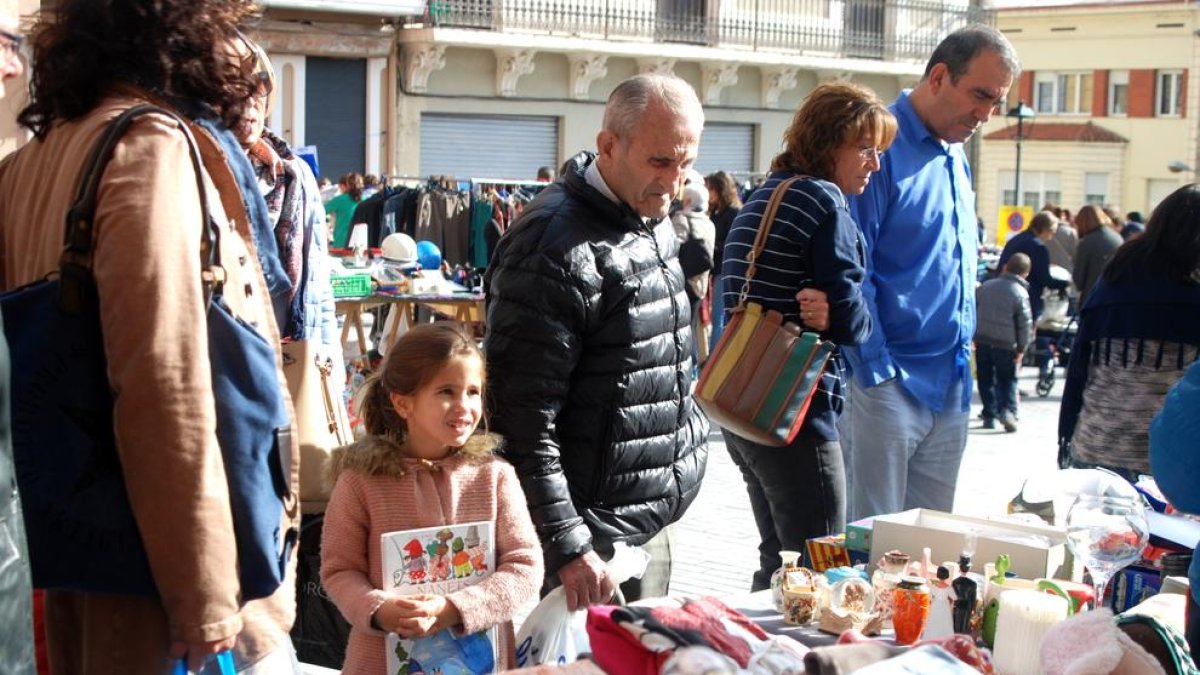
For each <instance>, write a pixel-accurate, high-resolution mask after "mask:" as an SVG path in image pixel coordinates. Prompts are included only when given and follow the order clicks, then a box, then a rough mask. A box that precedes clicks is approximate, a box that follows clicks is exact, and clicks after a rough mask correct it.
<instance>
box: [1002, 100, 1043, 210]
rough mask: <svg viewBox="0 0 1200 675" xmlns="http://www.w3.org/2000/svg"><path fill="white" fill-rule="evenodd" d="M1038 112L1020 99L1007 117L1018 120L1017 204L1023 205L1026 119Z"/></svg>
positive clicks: (1018, 205)
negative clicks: (1022, 162)
mask: <svg viewBox="0 0 1200 675" xmlns="http://www.w3.org/2000/svg"><path fill="white" fill-rule="evenodd" d="M1035 114H1036V113H1034V112H1033V108H1030V107H1029V106H1027V105H1025V102H1024V101H1018V102H1017V104H1016V105H1015V106H1013V107H1012V108H1011V109H1010V110H1009V111H1008V112H1007V113H1005V114H1004V116H1005V117H1015V118H1016V120H1017V180H1016V184H1015V185H1014V186H1013V189H1014V190H1016V197H1015V199H1016V202H1017V203H1016V204H1013V206H1016V207H1017V208H1020V207H1021V140H1022V139H1023V138H1024V137H1025V120H1028V119H1033V117H1034V115H1035Z"/></svg>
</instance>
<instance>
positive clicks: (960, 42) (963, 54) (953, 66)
mask: <svg viewBox="0 0 1200 675" xmlns="http://www.w3.org/2000/svg"><path fill="white" fill-rule="evenodd" d="M985 49H987V50H991V51H993V52H995V53H996V55H997V56H999V57H1000V59H1001V60H1002V61H1004V65H1005V66H1006V67H1007V68H1008V72H1010V73H1011V74H1012V76H1013V78H1014V79H1015V78H1016V77H1017V75H1019V74H1020V73H1021V62H1020V61H1018V60H1017V50H1015V49H1013V46H1012V43H1011V42H1009V41H1008V38H1006V37H1004V33H1001V32H1000V31H998V30H996V29H995V28H993V27H991V26H986V25H984V24H980V23H977V24H972V25H970V26H966V27H964V28H959V29H958V30H956V31H954V32H953V33H951V34H949V35H947V36H946V38H945V39H944V40H942V41H941V43H940V44H938V46H937V48H936V49H934V50H933V54H932V55H931V56H930V57H929V63H927V64H925V77H929V74H930V72H932V71H933V67H934V66H936V65H937V64H939V63H944V64H946V69H947V70H949V71H950V81H951V82H957V81H958V78H960V77H962V75H963V73H965V72H967V67H968V66H970V64H971V60H972V59H974V58H975V57H976V56H978V55H979V53H980V52H982V51H983V50H985Z"/></svg>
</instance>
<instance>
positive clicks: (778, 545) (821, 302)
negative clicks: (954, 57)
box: [722, 82, 896, 590]
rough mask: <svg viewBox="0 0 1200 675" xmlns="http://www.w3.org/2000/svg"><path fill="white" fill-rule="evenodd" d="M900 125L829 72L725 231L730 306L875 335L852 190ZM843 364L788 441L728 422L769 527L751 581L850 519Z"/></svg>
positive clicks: (859, 336) (729, 441) (838, 339)
mask: <svg viewBox="0 0 1200 675" xmlns="http://www.w3.org/2000/svg"><path fill="white" fill-rule="evenodd" d="M895 135H896V120H895V118H894V117H892V114H891V113H890V112H888V110H887V108H886V107H884V105H883V103H882V102H881V101H880V100H879V98H878V97H877V96H876V95H875V94H874V93H873V92H872V91H871V90H869V89H867V88H865V87H862V86H860V85H857V84H853V83H849V82H828V83H825V84H822V85H820V86H818V87H817V88H816V89H814V90H813V91H812V92H811V93H809V95H808V97H807V98H805V100H804V102H803V103H802V104H801V105H800V109H799V110H798V111H797V112H796V116H795V117H794V118H793V120H792V123H791V126H789V127H788V129H787V131H786V132H785V133H784V145H785V148H784V151H783V152H782V153H780V154H779V156H777V157H776V158H775V159H774V161H773V162H772V163H771V174H770V176H768V178H767V180H766V182H765V183H763V185H762V186H761V187H760V188H759V189H758V190H757V191H755V192H754V194H753V195H751V197H750V199H749V200H748V201H747V202H746V204H745V206H743V207H742V210H741V211H740V212H739V213H738V217H737V219H736V220H734V222H733V226H732V228H731V229H730V231H729V236H728V238H727V239H726V241H725V260H724V263H723V269H722V276H723V282H724V293H725V307H726V313H727V314H728V313H730V312H732V311H734V309H735V308H736V307H737V306H738V304H739V302H740V301H741V300H743V296H744V299H745V300H746V301H751V302H757V303H759V304H761V305H762V306H763V309H764V310H775V311H778V312H780V313H781V314H783V317H784V320H785V321H790V322H792V323H796V324H800V325H802V326H803V327H804V328H805V329H806V330H810V331H817V332H819V333H820V334H821V337H822V338H823V339H825V340H831V341H833V342H835V343H837V344H852V345H853V344H859V343H860V342H862V341H863V340H864V339H866V337H867V335H868V334H869V333H870V325H871V324H870V315H869V313H868V310H867V305H866V304H865V302H864V301H863V297H862V291H861V284H862V281H863V277H864V274H865V271H864V265H865V250H864V245H863V243H862V238H861V235H860V234H859V231H858V227H857V226H856V225H855V224H854V221H852V220H851V219H850V212H849V210H848V207H847V204H846V197H845V196H846V195H847V194H861V193H862V191H863V190H864V189H865V188H866V186H867V182H868V181H869V180H870V176H871V174H872V173H874V172H875V171H876V170H878V169H879V153H880V152H882V151H883V150H885V149H886V148H887V147H888V146H889V145H891V142H892V139H893V138H895ZM794 176H801V177H803V179H802V180H800V181H797V182H794V183H792V184H791V185H790V186H789V187H787V188H786V189H787V194H786V195H784V198H783V201H782V203H781V204H780V208H779V211H778V213H777V214H776V217H775V221H774V222H773V223H772V224H771V233H770V236H769V237H768V239H767V242H766V245H765V246H764V248H763V251H762V253H761V254H760V255H759V256H758V258H757V264H756V272H755V275H754V278H753V280H751V281H750V283H749V284H747V283H746V269H747V266H748V265H747V257H748V254H749V253H750V251H751V249H752V247H753V244H754V239H755V235H756V234H757V233H758V229H759V226H760V223H761V220H762V218H763V211H764V209H765V207H766V204H767V202H768V201H769V200H770V198H771V193H772V192H773V191H774V190H775V189H776V188H777V187H778V186H779V185H780V184H781V183H783V182H784V181H786V180H788V179H789V178H792V177H794ZM842 370H843V366H842V360H841V357H840V356H835V358H832V359H830V361H829V365H828V367H827V369H826V372H825V373H824V375H823V376H822V378H821V383H820V385H819V386H818V389H817V392H816V394H815V395H814V397H813V400H812V403H811V404H810V406H809V409H808V415H807V417H806V419H805V420H804V424H803V426H802V427H801V429H800V433H799V434H798V435H797V436H796V438H795V440H793V441H792V443H791V444H790V445H788V446H787V447H784V448H771V447H766V446H762V445H758V444H756V443H752V442H750V441H748V440H746V439H744V438H741V437H739V436H737V435H736V434H733V433H730V432H729V431H727V430H725V431H723V433H724V434H725V442H726V445H727V446H728V448H729V454H730V456H731V457H732V458H733V461H734V463H735V464H737V465H738V468H739V469H741V472H742V477H743V478H744V479H745V481H746V490H747V492H748V493H749V496H750V507H751V509H752V510H753V512H754V520H755V523H756V524H757V526H758V531H759V535H760V536H761V537H762V542H761V543H760V544H759V547H758V551H759V569H758V571H757V572H755V573H754V579H753V582H752V584H751V590H761V589H764V588H767V587H768V585H769V584H770V577H771V572H772V571H773V570H774V569H775V568H777V567H778V566H779V551H780V550H781V549H785V550H787V549H791V550H801V549H802V547H803V546H804V542H805V540H806V539H808V538H810V537H818V536H822V535H827V534H833V533H836V532H841V531H842V530H843V529H844V527H845V521H846V472H845V468H844V466H843V461H842V449H841V444H840V443H839V440H838V431H837V417H838V414H839V413H840V412H841V409H842V387H843V382H842Z"/></svg>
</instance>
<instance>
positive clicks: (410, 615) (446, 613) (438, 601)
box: [388, 595, 462, 640]
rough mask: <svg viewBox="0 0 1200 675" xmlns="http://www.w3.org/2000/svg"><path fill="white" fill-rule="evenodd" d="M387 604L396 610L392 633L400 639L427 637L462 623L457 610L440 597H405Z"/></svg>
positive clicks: (452, 604)
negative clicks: (394, 625)
mask: <svg viewBox="0 0 1200 675" xmlns="http://www.w3.org/2000/svg"><path fill="white" fill-rule="evenodd" d="M388 604H391V605H393V606H394V607H395V608H396V610H397V621H396V627H395V630H394V631H393V632H395V633H396V634H398V635H399V636H400V637H402V638H406V639H410V640H411V639H414V638H421V637H427V636H429V635H433V634H434V633H437V632H440V631H442V630H445V629H447V628H450V627H453V626H457V625H459V624H461V623H462V615H461V614H459V612H458V608H457V607H455V606H454V603H452V602H450V601H449V600H447V599H446V598H445V597H444V596H441V595H405V596H400V597H397V598H395V599H393V600H392V601H391V602H390V603H388Z"/></svg>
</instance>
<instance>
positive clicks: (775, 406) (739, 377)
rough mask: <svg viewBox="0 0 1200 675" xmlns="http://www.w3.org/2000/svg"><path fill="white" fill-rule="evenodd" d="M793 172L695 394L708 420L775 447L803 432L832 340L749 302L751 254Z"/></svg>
mask: <svg viewBox="0 0 1200 675" xmlns="http://www.w3.org/2000/svg"><path fill="white" fill-rule="evenodd" d="M799 180H803V178H801V177H799V176H797V177H793V178H789V179H788V180H786V181H783V182H782V183H780V184H779V185H778V186H776V187H775V190H774V191H773V192H772V193H771V199H770V201H769V202H768V203H767V208H766V210H765V211H764V212H763V217H762V222H761V223H760V224H759V227H758V234H757V236H755V238H754V248H753V249H751V251H750V254H749V257H748V258H747V261H748V263H749V265H748V267H747V268H746V281H745V283H744V284H742V290H741V295H740V297H739V298H738V304H737V307H735V308H734V309H733V310H732V311H731V312H730V318H729V322H728V324H726V326H725V331H724V333H722V334H721V340H720V342H718V343H717V347H716V349H715V350H713V353H712V354H711V355H710V356H709V357H708V362H707V363H705V365H704V370H703V371H701V373H700V380H699V382H698V383H697V384H696V392H695V399H696V402H697V404H699V406H700V408H701V409H703V410H704V412H705V413H706V414H707V415H708V419H709V420H711V421H712V422H713V423H715V424H717V425H719V426H721V427H722V428H724V429H727V430H729V431H731V432H733V433H735V434H737V435H738V436H741V437H742V438H745V439H746V440H749V441H753V442H755V443H759V444H761V445H768V446H774V447H781V446H784V445H787V444H788V443H791V442H792V440H793V439H794V438H795V437H796V434H797V433H799V432H800V426H801V425H802V424H803V423H804V417H805V415H806V414H807V412H808V405H809V402H810V401H812V397H813V394H814V393H815V392H816V390H817V384H818V383H819V382H820V381H821V373H822V372H823V371H824V370H825V364H826V362H827V361H828V360H829V357H830V355H831V354H832V353H833V350H834V345H833V343H831V342H826V341H824V340H821V339H820V337H819V336H818V335H817V334H816V333H809V332H804V331H803V330H802V329H801V328H800V327H798V326H796V325H795V324H792V323H783V315H782V314H780V313H779V312H776V311H774V310H770V311H764V310H763V307H762V305H760V304H758V303H756V302H746V296H747V295H748V294H749V292H750V281H751V280H752V279H753V278H754V273H755V270H756V264H755V261H756V260H757V258H758V256H759V255H760V254H761V253H762V250H763V246H765V245H766V243H767V237H768V235H769V234H770V232H771V225H772V223H774V222H775V214H776V212H777V211H778V210H779V204H780V202H781V201H783V196H784V195H785V194H786V193H787V191H788V188H790V187H791V185H792V184H793V183H795V182H796V181H799Z"/></svg>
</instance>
